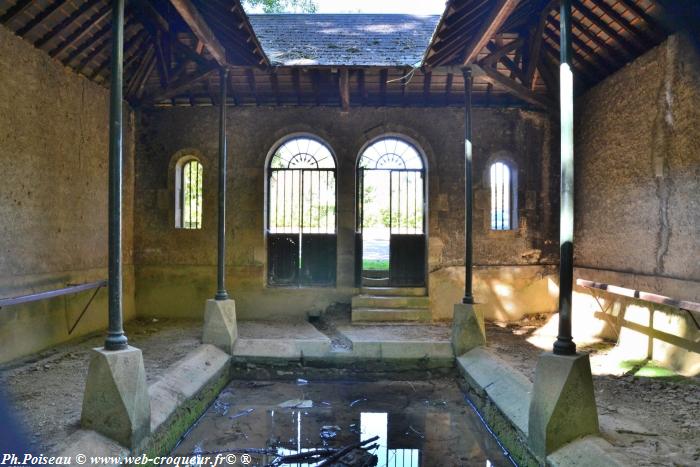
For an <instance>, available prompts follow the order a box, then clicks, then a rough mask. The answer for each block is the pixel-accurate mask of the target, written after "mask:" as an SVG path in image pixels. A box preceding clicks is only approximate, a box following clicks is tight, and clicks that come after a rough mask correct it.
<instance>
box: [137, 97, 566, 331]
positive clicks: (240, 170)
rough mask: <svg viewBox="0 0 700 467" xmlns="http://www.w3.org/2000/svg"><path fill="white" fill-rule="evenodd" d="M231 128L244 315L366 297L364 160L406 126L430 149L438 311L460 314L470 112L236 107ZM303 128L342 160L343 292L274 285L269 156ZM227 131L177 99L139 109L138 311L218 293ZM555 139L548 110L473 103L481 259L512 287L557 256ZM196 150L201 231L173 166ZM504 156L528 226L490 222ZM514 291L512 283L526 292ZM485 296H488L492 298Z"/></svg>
mask: <svg viewBox="0 0 700 467" xmlns="http://www.w3.org/2000/svg"><path fill="white" fill-rule="evenodd" d="M227 124H228V137H229V164H230V166H229V168H228V169H229V170H228V173H229V179H228V193H229V198H228V203H229V204H228V206H229V210H228V213H227V216H228V219H227V222H228V226H229V230H228V238H227V243H228V249H227V255H228V257H227V268H228V288H229V292H230V293H232V295H233V297H234V298H235V299H236V302H237V309H238V314H239V316H242V317H247V318H252V317H256V318H265V317H279V316H286V317H290V316H295V317H304V316H305V314H306V313H309V312H313V311H319V310H322V309H324V308H325V307H327V306H328V305H329V304H330V303H332V302H336V301H340V302H349V301H350V298H351V296H352V295H353V294H354V293H356V292H357V290H356V289H355V288H354V274H353V271H354V265H353V261H354V223H355V163H356V159H357V156H358V153H359V151H360V150H361V148H362V146H363V145H364V144H365V143H367V141H369V140H371V139H372V138H374V137H377V136H380V135H382V134H388V133H398V134H402V135H405V136H407V137H409V138H411V139H412V140H414V141H415V142H416V143H417V144H418V145H419V146H420V148H421V149H422V150H423V151H424V152H425V154H426V157H427V162H428V224H429V231H428V237H429V259H428V268H429V271H430V277H429V285H430V295H431V302H432V311H433V317H434V318H435V319H447V318H451V316H452V305H453V304H454V303H455V302H456V301H458V299H460V298H461V296H462V289H463V281H464V276H463V272H462V274H461V277H460V270H462V269H463V266H462V267H460V265H463V264H464V251H463V250H464V175H463V173H464V162H463V161H464V141H463V135H464V116H463V113H462V111H461V110H460V109H409V108H382V109H375V108H353V109H351V110H350V112H348V113H342V112H341V111H340V110H339V109H333V108H284V107H279V108H261V107H259V108H250V107H248V108H237V107H230V109H229V113H228V122H227ZM296 132H306V133H311V134H313V135H316V136H318V137H320V138H322V139H323V140H325V141H326V142H327V143H328V144H329V145H330V147H331V148H332V150H333V151H334V152H335V155H336V157H337V160H338V205H337V206H338V270H337V286H336V287H332V288H296V289H293V288H270V287H267V286H266V277H265V270H266V269H265V267H266V244H265V234H264V216H263V212H264V208H265V195H264V186H265V158H266V156H267V154H268V152H269V151H270V149H271V148H272V147H273V146H274V145H275V143H276V142H277V141H279V140H280V139H281V138H283V137H285V136H286V135H289V134H292V133H296ZM217 134H218V111H217V109H216V108H170V109H160V110H150V111H147V112H146V111H144V112H143V113H142V115H141V120H140V123H139V136H138V142H137V162H136V164H137V167H136V205H135V209H136V211H135V233H134V235H135V244H136V250H135V263H136V282H137V290H136V301H137V308H138V309H139V313H142V314H145V315H153V316H186V317H199V316H201V313H202V311H203V306H204V300H205V299H206V298H208V297H211V296H213V294H214V291H215V265H216V224H217V221H216V216H217V208H216V196H217V164H218V156H217V148H218V136H217ZM549 134H550V130H549V123H548V120H547V119H546V118H545V117H544V116H543V115H542V114H539V113H533V112H527V111H522V110H517V109H501V110H496V109H476V110H475V115H474V135H475V136H474V145H475V156H474V158H475V176H474V179H475V186H476V189H477V192H476V209H475V213H474V214H475V215H474V225H475V245H474V251H475V261H476V263H477V264H480V265H484V266H499V265H500V266H504V267H505V268H506V269H508V268H510V271H511V272H510V273H509V274H505V275H503V281H504V282H503V283H505V284H506V286H507V287H510V286H513V284H515V283H516V282H518V280H519V279H520V278H523V277H526V278H529V279H527V280H526V281H525V282H527V281H530V280H535V281H537V280H544V281H545V282H546V279H543V278H544V276H546V275H547V274H548V273H549V272H548V270H547V269H546V267H545V266H544V265H547V264H550V263H552V262H556V245H553V242H552V236H553V235H552V232H551V230H552V229H551V225H552V224H551V218H552V213H551V197H552V187H551V185H550V183H549V172H550V163H551V161H550V159H551V150H550V144H551V141H550V137H549ZM187 153H192V154H196V155H198V156H199V157H200V159H201V160H202V162H203V167H204V221H203V228H202V229H201V230H180V229H175V228H174V225H175V223H174V198H175V191H174V166H175V162H176V160H177V159H178V158H179V157H181V156H182V155H184V154H187ZM498 156H503V157H507V158H509V159H511V160H512V161H513V162H515V163H516V164H517V167H518V180H519V190H518V206H519V223H520V225H519V228H518V229H517V230H515V231H509V232H492V231H490V229H489V226H488V219H489V215H488V210H489V207H490V201H489V191H488V187H487V185H486V178H485V172H486V170H487V167H488V163H489V161H490V160H492V159H493V158H494V157H498ZM554 193H555V195H556V191H555V192H554ZM490 274H491V276H493V273H490ZM521 282H522V281H521ZM517 287H520V288H523V287H524V285H523V284H519V285H518V286H517ZM517 287H516V286H513V287H511V288H512V290H515V291H516V292H517V290H519V289H518V288H517ZM453 297H456V298H453ZM477 298H479V297H478V296H477ZM482 298H483V299H484V300H488V299H490V298H489V296H488V294H483V297H482ZM548 308H550V310H549V311H551V306H548ZM514 312H516V313H519V312H523V310H514Z"/></svg>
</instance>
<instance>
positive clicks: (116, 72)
mask: <svg viewBox="0 0 700 467" xmlns="http://www.w3.org/2000/svg"><path fill="white" fill-rule="evenodd" d="M123 59H124V0H113V1H112V74H111V83H110V106H109V181H108V183H109V214H108V215H109V235H108V236H109V239H108V241H109V254H108V257H109V258H108V262H109V267H108V269H109V274H108V277H109V291H108V296H109V299H108V304H109V327H108V329H107V339H106V340H105V349H106V350H123V349H126V348H127V343H128V340H127V338H126V334H124V327H123V316H122V166H123V160H122V159H123V128H122V125H123V118H124V117H123V111H122V87H123V84H124V83H123V82H124V65H123Z"/></svg>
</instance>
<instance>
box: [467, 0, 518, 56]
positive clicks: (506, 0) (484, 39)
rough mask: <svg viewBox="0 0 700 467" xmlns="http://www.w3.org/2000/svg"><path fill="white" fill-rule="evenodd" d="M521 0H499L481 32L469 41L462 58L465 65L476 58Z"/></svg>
mask: <svg viewBox="0 0 700 467" xmlns="http://www.w3.org/2000/svg"><path fill="white" fill-rule="evenodd" d="M519 1H520V0H498V2H497V3H496V5H495V6H494V7H493V9H492V10H491V12H490V14H489V16H488V17H487V19H486V21H484V23H483V25H482V26H481V28H480V29H479V32H477V33H476V34H475V35H474V37H473V38H472V39H471V40H470V41H469V44H467V47H466V48H465V50H464V58H463V60H462V63H463V64H464V65H469V64H470V63H472V62H473V61H474V60H475V59H476V56H477V55H478V54H479V52H481V49H483V48H484V47H485V46H486V44H487V43H488V42H489V41H490V40H491V38H492V37H493V35H494V34H496V33H497V32H498V30H499V29H500V27H501V25H503V22H504V21H505V20H506V19H508V16H509V15H510V14H511V13H512V12H513V10H514V9H515V7H516V6H517V5H518V3H519Z"/></svg>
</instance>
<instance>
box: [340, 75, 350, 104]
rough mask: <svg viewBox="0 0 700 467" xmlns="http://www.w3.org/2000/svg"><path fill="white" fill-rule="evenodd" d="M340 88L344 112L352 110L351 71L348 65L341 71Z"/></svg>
mask: <svg viewBox="0 0 700 467" xmlns="http://www.w3.org/2000/svg"><path fill="white" fill-rule="evenodd" d="M338 88H339V91H340V108H341V109H342V110H343V112H348V111H349V110H350V73H349V72H348V69H347V68H346V67H343V68H341V69H340V71H339V75H338Z"/></svg>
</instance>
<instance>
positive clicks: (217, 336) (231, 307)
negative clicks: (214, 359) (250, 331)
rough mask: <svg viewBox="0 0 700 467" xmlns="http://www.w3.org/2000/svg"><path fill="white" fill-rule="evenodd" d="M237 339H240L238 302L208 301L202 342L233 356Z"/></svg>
mask: <svg viewBox="0 0 700 467" xmlns="http://www.w3.org/2000/svg"><path fill="white" fill-rule="evenodd" d="M236 339H238V326H237V324H236V302H235V301H233V300H207V304H206V306H205V309H204V333H203V335H202V342H203V343H204V344H211V345H214V346H216V347H218V348H220V349H221V350H223V351H224V352H226V353H228V354H229V355H231V354H232V353H233V345H234V344H235V343H236Z"/></svg>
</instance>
